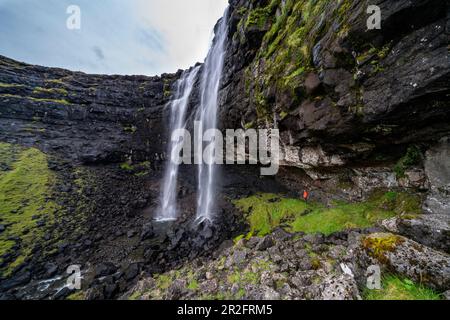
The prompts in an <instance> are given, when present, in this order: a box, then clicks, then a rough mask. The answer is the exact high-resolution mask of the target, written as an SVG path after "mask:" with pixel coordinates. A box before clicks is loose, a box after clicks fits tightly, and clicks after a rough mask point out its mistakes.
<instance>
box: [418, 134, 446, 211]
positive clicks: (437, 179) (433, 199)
mask: <svg viewBox="0 0 450 320" xmlns="http://www.w3.org/2000/svg"><path fill="white" fill-rule="evenodd" d="M449 160H450V138H444V139H442V140H441V141H440V142H439V143H438V144H437V145H436V146H434V147H433V148H431V149H430V150H428V151H427V154H426V158H425V171H426V174H427V176H428V180H429V182H430V193H429V195H428V198H427V200H426V201H425V208H424V209H425V211H426V212H428V213H436V214H446V215H450V161H449Z"/></svg>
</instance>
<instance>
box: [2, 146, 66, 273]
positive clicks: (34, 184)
mask: <svg viewBox="0 0 450 320" xmlns="http://www.w3.org/2000/svg"><path fill="white" fill-rule="evenodd" d="M0 154H1V156H0V162H1V167H2V168H6V170H4V171H0V218H1V219H2V221H1V223H2V224H4V225H6V226H7V228H6V230H5V231H4V232H3V233H2V234H0V256H2V255H3V254H5V253H7V252H11V251H12V247H13V246H14V245H15V242H14V241H10V240H7V239H8V238H9V237H12V236H14V237H19V238H20V250H19V255H18V256H17V259H16V260H15V261H14V262H12V263H11V264H10V265H9V266H7V267H6V268H4V270H0V271H1V273H3V274H5V275H7V274H9V273H11V272H12V271H13V269H14V268H15V267H17V266H19V265H20V264H21V263H23V262H24V261H25V259H26V258H27V257H28V256H29V255H30V253H31V250H32V248H33V246H34V245H35V244H36V243H37V242H38V241H39V240H40V239H41V237H42V235H43V233H44V231H43V230H44V227H41V228H37V227H36V222H37V221H38V220H40V219H41V218H44V217H45V218H46V220H47V224H48V223H51V222H52V220H53V216H54V213H55V212H56V211H57V210H58V206H57V205H56V204H55V203H54V202H52V201H49V200H47V197H48V196H49V194H50V192H51V191H50V186H51V185H52V183H53V182H54V179H55V177H54V175H53V173H51V171H50V170H49V169H48V166H47V157H46V155H45V154H44V153H42V152H40V151H39V150H37V149H34V148H22V147H18V146H13V145H10V144H6V143H0ZM33 216H37V217H39V219H35V220H33V218H32V217H33ZM26 230H28V232H25V233H24V231H26ZM14 253H17V252H14Z"/></svg>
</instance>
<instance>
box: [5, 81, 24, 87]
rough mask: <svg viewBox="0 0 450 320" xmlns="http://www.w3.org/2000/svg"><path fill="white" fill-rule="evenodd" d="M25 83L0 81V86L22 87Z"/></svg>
mask: <svg viewBox="0 0 450 320" xmlns="http://www.w3.org/2000/svg"><path fill="white" fill-rule="evenodd" d="M23 87H25V85H23V84H17V83H3V82H0V88H23Z"/></svg>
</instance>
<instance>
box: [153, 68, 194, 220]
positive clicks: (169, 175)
mask: <svg viewBox="0 0 450 320" xmlns="http://www.w3.org/2000/svg"><path fill="white" fill-rule="evenodd" d="M199 69H200V67H198V66H197V67H195V68H194V69H191V70H188V71H185V72H184V73H183V75H182V76H181V78H180V79H179V80H178V82H177V89H176V92H175V96H174V98H173V100H172V101H171V103H170V131H169V132H170V133H171V132H173V131H174V130H176V129H184V128H185V127H186V111H187V108H188V103H189V97H190V95H191V92H192V89H193V86H194V83H195V80H196V79H197V74H198V71H199ZM170 141H171V142H170V143H169V150H168V154H169V156H170V161H168V164H167V167H166V169H165V174H164V186H163V189H162V193H161V199H160V200H161V206H160V209H159V211H158V216H157V220H160V221H169V220H175V219H176V218H177V193H178V192H177V186H178V181H177V180H178V170H179V165H178V164H176V163H175V162H174V161H172V158H173V157H174V156H175V155H174V154H172V153H173V152H174V150H177V149H178V148H179V145H180V144H181V143H182V141H172V139H170Z"/></svg>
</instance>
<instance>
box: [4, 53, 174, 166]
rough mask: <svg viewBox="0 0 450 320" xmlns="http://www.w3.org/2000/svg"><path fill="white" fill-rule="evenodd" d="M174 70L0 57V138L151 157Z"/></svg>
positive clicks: (86, 159) (80, 153) (83, 158)
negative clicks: (50, 64) (109, 69)
mask: <svg viewBox="0 0 450 320" xmlns="http://www.w3.org/2000/svg"><path fill="white" fill-rule="evenodd" d="M177 77H178V74H176V75H163V76H162V77H144V76H97V75H86V74H84V73H81V72H70V71H67V70H62V69H54V68H44V67H39V66H31V65H27V64H24V63H19V62H16V61H13V60H10V59H8V58H5V57H0V109H1V113H0V140H2V141H5V142H10V143H19V144H23V145H27V146H38V147H39V148H41V149H42V150H43V151H44V152H51V153H58V154H59V155H60V156H61V157H62V158H65V159H70V160H73V161H79V162H83V163H95V162H108V161H110V162H111V161H112V162H114V161H116V162H120V161H125V160H126V159H129V158H136V159H137V160H142V159H145V158H147V159H149V160H150V159H151V160H154V159H155V154H158V155H160V154H162V153H163V151H164V150H163V149H162V145H163V141H164V132H165V130H164V125H163V124H164V122H163V121H162V119H163V117H164V106H165V104H166V103H167V102H168V100H169V98H170V90H171V86H172V84H173V83H174V81H175V80H176V79H177ZM156 158H157V157H156Z"/></svg>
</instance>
